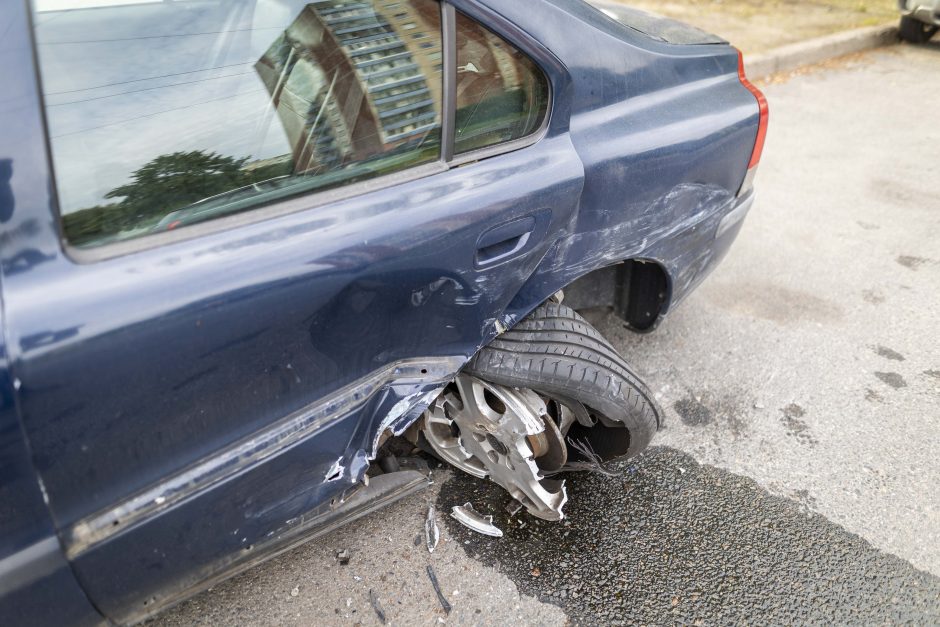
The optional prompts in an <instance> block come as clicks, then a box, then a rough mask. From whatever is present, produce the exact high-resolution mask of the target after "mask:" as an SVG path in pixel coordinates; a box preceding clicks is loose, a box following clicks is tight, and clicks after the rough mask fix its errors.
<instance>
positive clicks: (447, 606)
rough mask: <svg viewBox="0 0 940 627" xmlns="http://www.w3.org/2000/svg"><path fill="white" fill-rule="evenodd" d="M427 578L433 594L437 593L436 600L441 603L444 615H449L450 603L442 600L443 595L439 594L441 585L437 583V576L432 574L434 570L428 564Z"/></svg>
mask: <svg viewBox="0 0 940 627" xmlns="http://www.w3.org/2000/svg"><path fill="white" fill-rule="evenodd" d="M428 578H429V579H430V580H431V585H432V586H434V592H436V593H437V600H438V601H440V602H441V607H443V608H444V613H445V614H450V610H451V609H452V608H451V606H450V602H449V601H448V600H447V599H445V598H444V593H443V592H441V584H439V583H438V582H437V576H436V575H435V574H434V569H433V568H431V565H430V564H428Z"/></svg>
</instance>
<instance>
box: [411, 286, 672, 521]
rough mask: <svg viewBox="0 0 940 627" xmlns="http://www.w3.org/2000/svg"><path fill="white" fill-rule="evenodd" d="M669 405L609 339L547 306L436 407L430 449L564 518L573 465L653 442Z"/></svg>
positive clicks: (426, 428)
mask: <svg viewBox="0 0 940 627" xmlns="http://www.w3.org/2000/svg"><path fill="white" fill-rule="evenodd" d="M660 415H661V414H660V410H659V408H658V406H657V405H656V403H655V401H654V400H653V397H652V395H651V394H650V392H649V390H648V389H647V387H646V386H645V385H644V384H643V382H642V381H640V380H639V378H638V377H637V376H636V374H635V373H634V372H633V371H632V370H631V369H630V367H629V366H628V365H627V364H626V363H625V362H624V360H623V358H622V357H621V356H620V355H619V354H618V353H617V351H616V350H615V349H614V348H613V347H612V346H611V345H610V343H609V342H607V340H606V339H604V337H603V336H602V335H601V334H600V333H599V332H598V331H597V330H596V329H594V327H592V326H591V325H590V324H588V322H587V321H585V320H584V319H583V318H582V317H581V316H579V315H578V314H577V313H575V311H574V310H573V309H571V308H569V307H566V306H564V305H561V304H557V303H546V304H544V305H542V306H540V307H539V308H538V309H536V310H535V311H534V312H532V314H530V315H529V316H527V317H526V318H525V319H523V320H522V321H521V322H520V323H519V324H517V325H516V326H515V327H513V328H512V329H510V330H509V331H506V332H505V333H503V334H502V335H500V336H499V337H498V338H496V339H495V340H494V341H493V342H492V343H491V344H490V345H489V346H486V347H485V348H483V349H482V350H480V352H479V353H478V354H477V355H476V356H475V357H474V358H473V359H472V360H471V361H470V363H469V364H467V367H466V368H465V369H464V372H463V373H461V374H460V375H458V376H457V379H456V380H455V381H454V383H452V384H451V385H449V386H448V387H447V389H445V390H444V392H443V393H441V395H440V396H439V397H438V398H437V400H435V401H434V403H432V404H431V406H430V407H429V408H428V411H427V412H426V414H425V417H424V420H423V422H422V423H421V438H420V439H419V441H423V443H424V444H426V445H427V448H428V449H429V450H430V451H431V452H433V453H434V454H435V455H437V456H438V457H439V458H441V459H442V460H444V461H447V462H449V463H451V464H452V465H454V466H456V467H457V468H460V469H462V470H464V471H465V472H467V473H469V474H471V475H474V476H476V477H480V478H489V479H491V480H492V481H494V482H496V483H498V484H499V485H501V486H502V487H503V488H505V489H506V490H507V491H508V492H509V493H510V494H511V495H512V496H513V497H514V498H515V499H516V500H518V501H519V502H520V503H521V504H522V505H524V506H525V507H526V508H527V509H528V510H529V512H530V513H531V514H533V515H534V516H538V517H539V518H544V519H547V520H559V519H561V518H562V517H563V514H562V511H561V510H562V507H563V506H564V504H565V502H566V500H567V494H566V492H565V487H564V482H563V481H557V480H554V479H552V478H550V477H551V476H552V475H554V474H555V473H557V472H563V471H566V470H569V471H570V470H598V471H600V472H605V473H608V474H609V473H610V471H608V470H607V469H606V468H604V467H603V465H602V464H601V462H604V461H609V460H611V459H614V458H624V457H631V456H633V455H636V454H637V453H639V452H641V451H642V450H643V449H645V448H646V446H647V445H648V444H649V442H650V439H651V438H652V437H653V434H654V433H655V432H656V429H657V428H658V427H659V423H660Z"/></svg>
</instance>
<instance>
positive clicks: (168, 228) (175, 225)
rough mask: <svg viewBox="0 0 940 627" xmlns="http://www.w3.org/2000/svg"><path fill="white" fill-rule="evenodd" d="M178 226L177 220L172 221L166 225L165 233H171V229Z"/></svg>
mask: <svg viewBox="0 0 940 627" xmlns="http://www.w3.org/2000/svg"><path fill="white" fill-rule="evenodd" d="M179 225H180V221H179V220H173V221H172V222H170V223H169V224H167V225H166V230H167V231H172V230H173V229H175V228H176V227H178V226H179Z"/></svg>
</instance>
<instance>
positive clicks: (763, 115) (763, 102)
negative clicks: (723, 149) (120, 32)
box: [738, 50, 770, 170]
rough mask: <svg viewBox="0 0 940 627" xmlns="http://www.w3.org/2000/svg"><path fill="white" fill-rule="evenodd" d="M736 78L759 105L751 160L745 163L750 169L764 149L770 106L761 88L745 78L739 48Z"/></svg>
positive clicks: (742, 59)
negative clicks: (758, 119)
mask: <svg viewBox="0 0 940 627" xmlns="http://www.w3.org/2000/svg"><path fill="white" fill-rule="evenodd" d="M738 78H740V79H741V84H742V85H744V87H745V88H746V89H747V90H748V91H749V92H751V93H752V94H754V97H755V98H757V106H758V107H760V122H759V124H758V126H757V140H756V141H755V142H754V151H753V152H751V162H750V163H748V164H747V169H748V170H750V169H751V168H753V167H754V166H756V165H757V164H758V163H760V155H761V153H762V152H763V151H764V139H765V138H766V137H767V121H768V120H769V119H770V108H769V107H768V106H767V99H766V98H764V94H762V93H761V90H759V89H758V88H756V87H754V85H752V84H751V81H749V80H747V76H745V75H744V55H743V54H741V51H740V50H738Z"/></svg>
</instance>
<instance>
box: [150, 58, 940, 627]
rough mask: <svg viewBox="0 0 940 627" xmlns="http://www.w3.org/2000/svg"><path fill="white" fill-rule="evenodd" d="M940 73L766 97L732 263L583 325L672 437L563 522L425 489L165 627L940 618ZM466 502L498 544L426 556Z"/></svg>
mask: <svg viewBox="0 0 940 627" xmlns="http://www.w3.org/2000/svg"><path fill="white" fill-rule="evenodd" d="M938 77H940V45H931V46H925V47H919V48H915V47H911V46H898V47H895V48H890V49H885V50H880V51H876V52H873V53H870V54H867V55H864V56H862V57H858V58H855V59H853V60H852V61H849V62H846V63H842V64H836V67H831V68H828V69H823V70H818V71H814V72H809V73H806V74H803V75H800V76H796V77H793V78H792V79H790V80H789V81H786V82H783V83H780V84H772V85H769V86H768V87H766V93H767V96H768V98H769V100H770V102H771V116H772V117H771V129H770V135H769V138H768V142H767V148H766V151H765V153H764V160H763V163H762V165H761V170H760V174H759V176H758V182H757V183H758V191H759V198H758V201H757V203H756V204H755V207H754V209H753V210H752V212H751V215H750V216H749V217H748V219H747V222H746V223H745V226H744V229H743V231H742V233H741V236H740V238H739V240H738V242H737V244H736V246H735V248H734V249H733V250H732V252H731V254H730V255H729V257H728V258H727V259H726V260H725V262H724V264H723V265H722V266H721V267H720V268H719V269H718V270H717V271H716V272H715V273H714V274H713V275H712V277H710V278H709V280H708V281H706V283H705V284H704V285H703V286H702V287H701V288H700V289H699V290H698V291H697V292H696V293H695V294H693V295H692V296H691V297H690V298H689V299H688V301H687V302H685V303H683V304H682V306H681V307H679V308H678V309H677V310H675V311H674V312H672V314H671V315H670V316H669V319H668V320H667V321H666V322H665V324H663V325H662V327H661V328H660V329H659V330H658V331H657V332H656V333H653V334H650V335H644V336H637V335H633V334H631V333H629V332H628V331H625V330H624V329H623V328H622V327H621V325H619V324H618V322H617V320H616V319H615V318H613V317H611V316H610V315H608V314H606V313H604V312H590V313H589V318H590V319H591V320H592V322H594V323H595V324H596V325H597V326H598V328H599V329H600V330H601V331H602V332H603V333H605V334H606V335H607V337H609V338H610V339H611V340H612V341H613V342H614V344H615V346H617V347H618V348H619V349H620V350H621V351H622V352H623V354H624V355H625V356H626V357H627V358H628V360H629V361H631V362H632V363H633V364H634V365H635V366H636V368H637V369H638V371H639V372H640V374H641V375H642V376H644V377H645V378H646V380H647V381H648V382H649V383H650V386H651V388H652V389H653V390H654V391H655V393H656V395H657V397H658V398H659V400H660V402H661V403H662V404H663V406H664V407H665V408H666V410H667V426H666V428H665V429H664V430H663V431H662V432H661V433H660V434H659V437H658V440H657V441H656V446H654V447H653V448H652V449H650V451H648V452H647V453H646V454H644V455H642V456H641V457H639V458H637V459H634V460H630V461H629V462H627V463H623V464H620V465H619V467H618V470H619V471H620V472H621V473H622V475H621V476H620V477H616V478H610V477H604V476H600V475H596V474H595V475H588V474H580V475H574V476H572V477H571V478H570V479H569V480H568V493H569V502H568V505H567V507H566V513H567V514H568V516H569V518H568V520H567V521H565V522H563V523H547V522H543V521H538V520H535V519H533V518H531V517H529V516H526V515H518V516H516V517H511V516H510V515H509V514H508V513H507V512H506V511H505V510H504V509H503V508H504V506H505V505H506V503H507V497H506V495H505V494H504V493H502V492H501V491H500V489H499V488H497V487H495V486H492V485H490V484H487V483H485V482H481V481H478V480H475V479H472V478H469V477H466V476H463V475H458V474H456V473H451V472H448V471H445V470H441V471H436V472H435V473H434V479H435V481H434V485H433V486H432V487H431V488H430V489H429V490H428V491H427V492H425V493H424V494H422V495H418V496H415V497H412V498H410V499H408V500H406V501H403V502H401V503H398V504H396V505H395V506H393V507H391V508H389V509H387V510H384V511H382V512H380V513H378V514H375V515H372V516H370V517H368V518H366V519H363V520H362V521H359V522H357V523H353V524H352V525H350V526H348V527H346V528H344V529H341V530H339V531H337V532H335V533H333V534H331V535H329V536H326V537H324V538H323V539H320V540H317V541H314V542H312V543H309V544H308V545H306V546H304V547H301V548H299V549H297V550H294V551H292V552H290V553H287V554H285V555H282V556H280V557H277V558H275V559H273V560H271V561H270V562H268V563H266V564H265V565H262V566H260V567H258V568H255V569H253V570H251V571H249V572H247V573H244V574H242V575H240V576H238V577H236V578H234V579H232V580H230V581H228V582H226V583H223V584H221V585H219V586H216V587H215V588H214V589H212V590H209V591H207V592H205V593H203V594H201V595H199V596H198V597H195V598H194V599H192V600H190V601H188V602H186V603H184V604H182V605H181V606H179V607H177V608H174V609H172V610H170V611H168V612H167V613H165V614H163V615H162V616H161V617H159V618H158V619H157V620H156V621H155V623H156V624H163V625H192V624H206V625H236V624H238V625H246V624H258V625H294V624H296V625H326V624H355V623H361V624H364V625H372V624H377V623H378V622H379V618H378V613H377V611H376V607H378V608H379V610H380V611H381V612H382V614H384V616H385V617H386V619H387V620H388V622H389V623H392V624H423V625H430V624H435V623H439V622H447V623H452V624H472V625H477V624H511V623H517V624H539V625H542V624H565V623H575V624H594V623H654V624H663V623H674V622H681V623H691V624H706V625H707V624H721V623H728V622H745V621H746V622H757V623H768V622H773V623H794V622H796V623H834V624H846V623H855V624H859V623H901V622H911V623H915V624H937V623H940V488H938V483H940V457H938V449H940V186H938V185H937V176H936V168H937V155H938V151H940V127H938V126H937V120H936V103H937V102H940V80H938ZM465 501H472V502H473V503H474V504H476V505H477V507H478V508H479V509H483V510H485V511H489V512H492V513H494V514H495V516H496V523H497V524H498V525H499V526H500V527H501V528H502V529H504V530H505V532H506V535H505V537H503V538H502V539H492V538H488V537H484V536H480V535H477V534H474V533H473V532H470V531H468V530H466V529H465V528H463V527H461V526H459V525H458V524H457V523H456V522H454V521H452V520H451V519H449V518H448V517H446V516H444V515H442V516H440V518H439V520H440V524H441V529H442V542H441V544H440V546H439V547H438V549H437V550H436V551H435V552H434V553H433V554H428V552H427V550H426V549H425V548H424V547H423V546H416V545H415V539H416V537H417V536H418V535H419V533H421V530H422V527H423V520H424V516H425V512H426V507H427V505H428V503H436V505H437V508H438V510H440V511H441V512H444V513H446V512H448V511H449V510H450V508H451V506H453V505H458V504H462V503H464V502H465ZM344 548H345V549H349V551H350V554H351V560H350V562H349V564H348V565H341V564H339V563H338V562H337V560H336V559H335V551H337V550H339V549H344ZM428 565H431V566H432V567H433V569H434V572H435V574H436V577H437V579H438V580H439V581H440V584H441V592H442V594H443V596H444V597H445V598H446V599H447V601H448V602H449V603H450V605H451V606H452V607H453V609H452V611H451V612H450V614H446V613H445V612H444V610H443V608H442V605H441V603H440V601H439V600H438V597H437V596H436V594H435V592H434V589H433V587H432V586H431V583H430V580H429V577H428V574H427V571H426V568H427V566H428ZM370 593H371V596H370Z"/></svg>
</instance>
